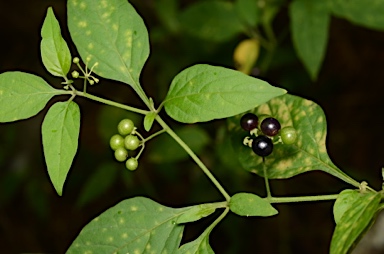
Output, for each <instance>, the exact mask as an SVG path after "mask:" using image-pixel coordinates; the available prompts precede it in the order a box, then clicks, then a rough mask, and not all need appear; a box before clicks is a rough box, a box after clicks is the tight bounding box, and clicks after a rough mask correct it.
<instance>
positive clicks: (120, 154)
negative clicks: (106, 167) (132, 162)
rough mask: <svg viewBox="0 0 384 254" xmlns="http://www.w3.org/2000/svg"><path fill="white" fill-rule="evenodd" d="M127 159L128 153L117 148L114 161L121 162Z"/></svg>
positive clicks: (123, 149) (121, 148)
mask: <svg viewBox="0 0 384 254" xmlns="http://www.w3.org/2000/svg"><path fill="white" fill-rule="evenodd" d="M127 157H128V151H127V149H125V148H124V147H119V148H117V149H116V151H115V158H116V160H118V161H120V162H123V161H125V160H126V159H127Z"/></svg>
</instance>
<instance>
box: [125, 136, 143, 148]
mask: <svg viewBox="0 0 384 254" xmlns="http://www.w3.org/2000/svg"><path fill="white" fill-rule="evenodd" d="M124 145H125V148H127V149H128V150H132V151H133V150H136V149H137V148H138V147H139V145H140V140H139V138H138V137H137V136H135V135H128V136H126V137H125V139H124Z"/></svg>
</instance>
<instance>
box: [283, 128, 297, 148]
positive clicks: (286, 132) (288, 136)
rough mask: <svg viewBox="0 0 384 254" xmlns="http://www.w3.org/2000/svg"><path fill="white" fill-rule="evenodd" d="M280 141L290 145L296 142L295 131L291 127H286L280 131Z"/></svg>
mask: <svg viewBox="0 0 384 254" xmlns="http://www.w3.org/2000/svg"><path fill="white" fill-rule="evenodd" d="M280 135H281V141H283V144H286V145H292V144H294V143H295V142H296V139H297V131H296V130H295V128H293V127H292V126H287V127H284V128H282V129H281V131H280Z"/></svg>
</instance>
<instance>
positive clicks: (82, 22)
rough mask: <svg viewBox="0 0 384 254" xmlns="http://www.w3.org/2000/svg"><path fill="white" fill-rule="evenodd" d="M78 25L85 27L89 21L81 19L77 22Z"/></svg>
mask: <svg viewBox="0 0 384 254" xmlns="http://www.w3.org/2000/svg"><path fill="white" fill-rule="evenodd" d="M77 25H78V27H81V28H84V27H87V22H85V21H79V23H77Z"/></svg>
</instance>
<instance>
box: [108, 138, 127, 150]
mask: <svg viewBox="0 0 384 254" xmlns="http://www.w3.org/2000/svg"><path fill="white" fill-rule="evenodd" d="M109 145H110V147H111V148H112V150H113V151H115V150H116V149H117V148H119V147H124V138H123V137H122V136H120V135H119V134H115V135H113V136H112V137H111V139H110V140H109Z"/></svg>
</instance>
